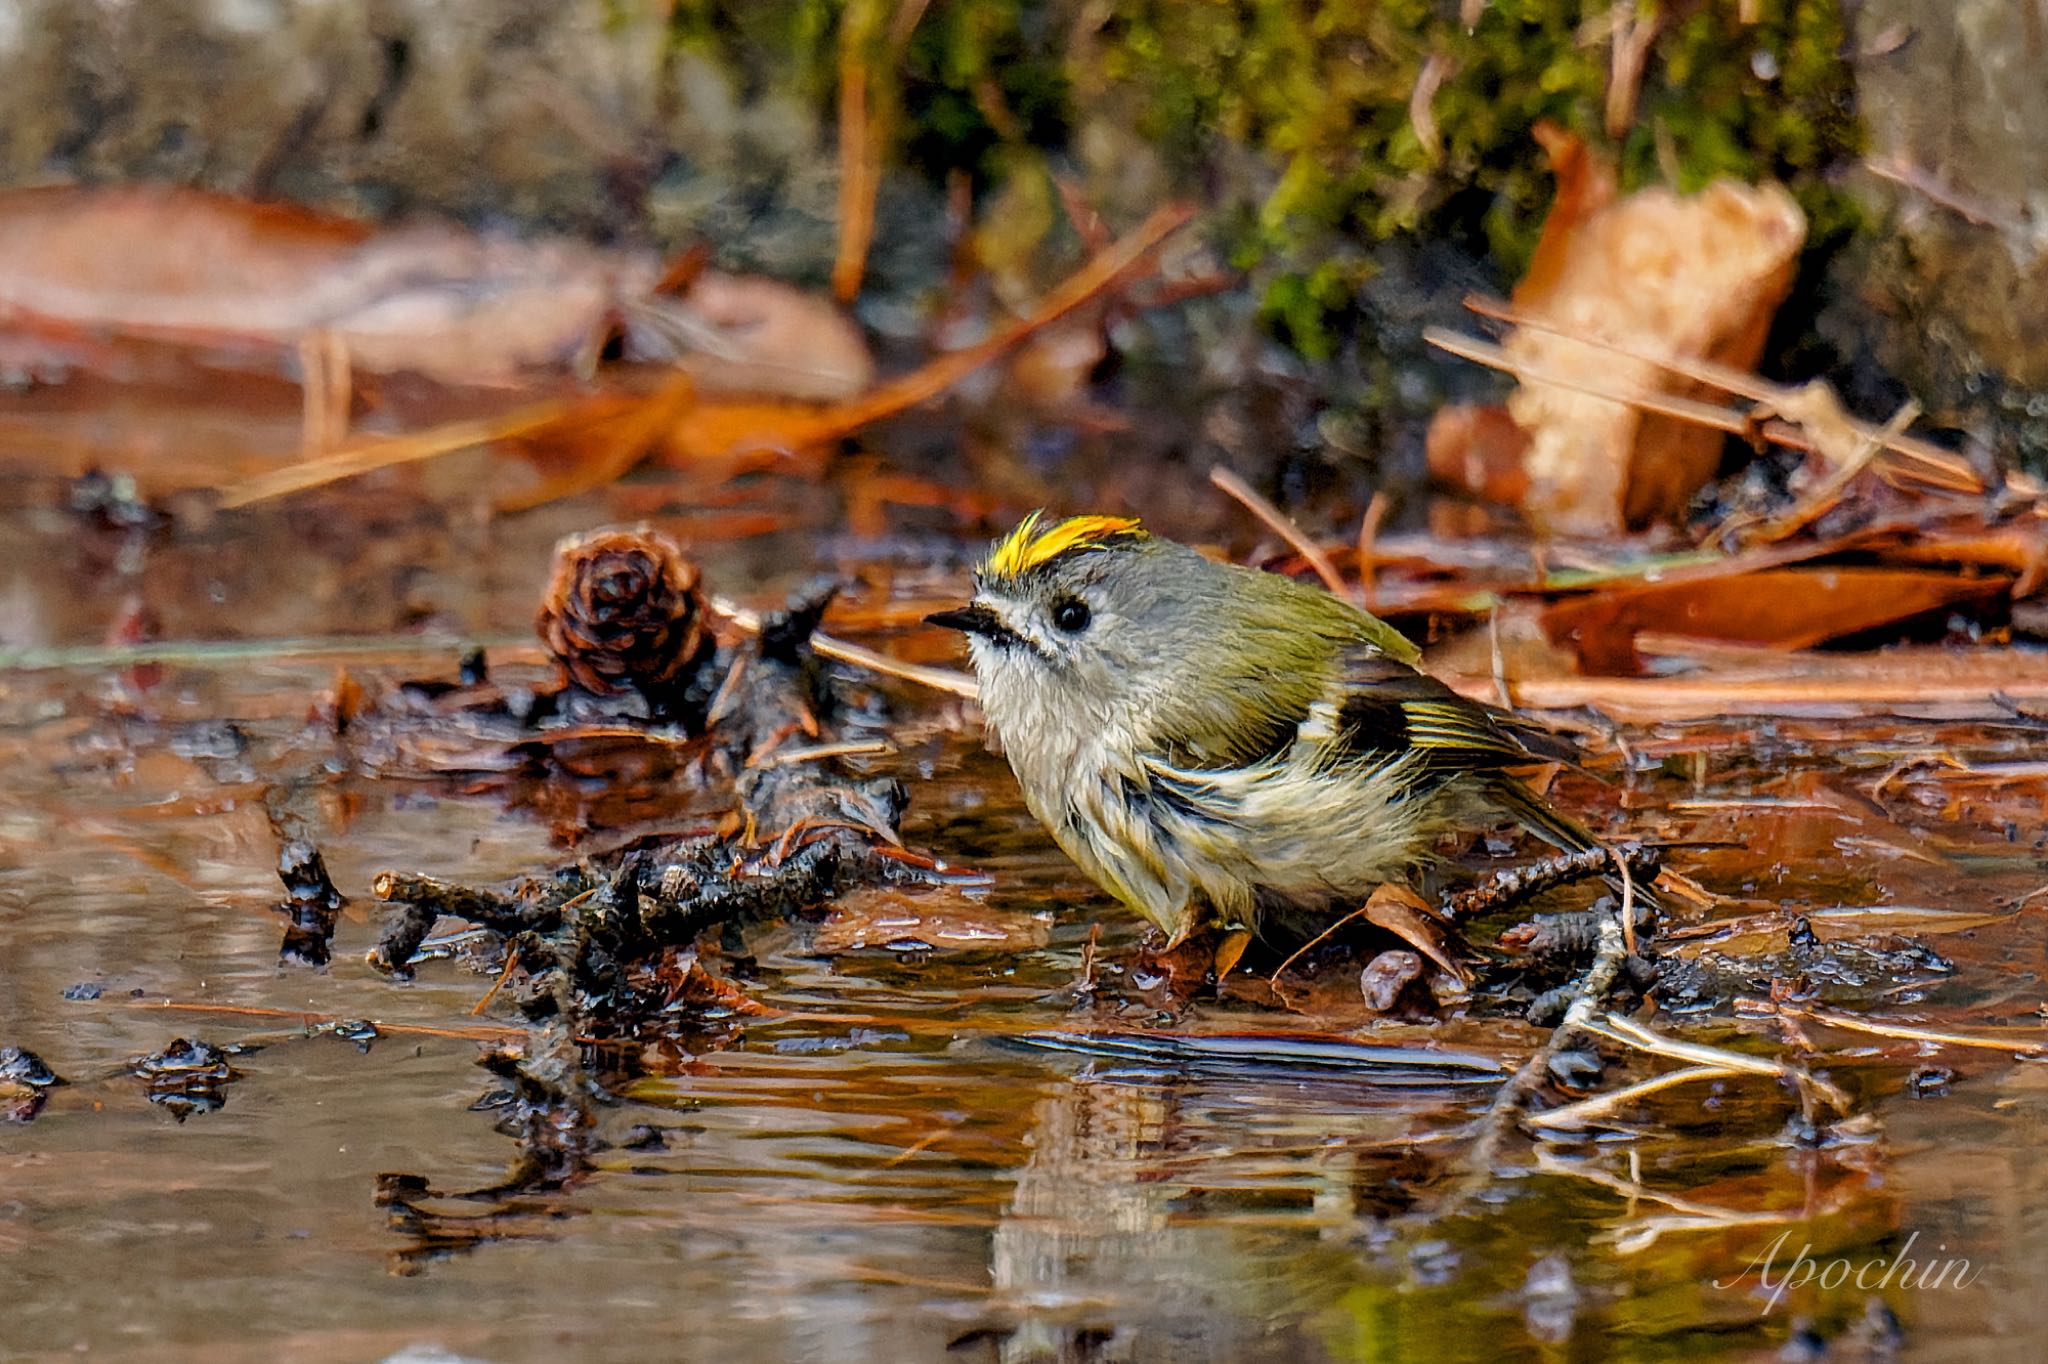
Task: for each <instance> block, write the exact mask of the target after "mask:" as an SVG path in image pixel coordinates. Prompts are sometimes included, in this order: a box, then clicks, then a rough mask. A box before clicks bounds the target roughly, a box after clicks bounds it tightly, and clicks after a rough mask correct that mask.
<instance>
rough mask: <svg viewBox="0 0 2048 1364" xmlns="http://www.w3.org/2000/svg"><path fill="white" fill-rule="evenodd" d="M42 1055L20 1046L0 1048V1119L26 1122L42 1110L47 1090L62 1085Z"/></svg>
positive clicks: (47, 1096) (1, 1120)
mask: <svg viewBox="0 0 2048 1364" xmlns="http://www.w3.org/2000/svg"><path fill="white" fill-rule="evenodd" d="M63 1083H64V1081H63V1080H62V1079H60V1078H59V1077H58V1075H57V1072H56V1071H54V1070H51V1069H50V1068H49V1066H47V1065H46V1064H44V1062H43V1058H42V1057H40V1056H38V1055H36V1054H35V1053H34V1052H32V1051H28V1050H25V1049H24V1048H21V1047H0V1122H27V1121H29V1120H30V1119H31V1118H33V1117H35V1115H36V1114H38V1113H40V1112H42V1111H43V1104H44V1103H45V1102H47V1101H48V1099H49V1096H50V1090H51V1089H53V1088H55V1087H56V1086H58V1085H61V1084H63Z"/></svg>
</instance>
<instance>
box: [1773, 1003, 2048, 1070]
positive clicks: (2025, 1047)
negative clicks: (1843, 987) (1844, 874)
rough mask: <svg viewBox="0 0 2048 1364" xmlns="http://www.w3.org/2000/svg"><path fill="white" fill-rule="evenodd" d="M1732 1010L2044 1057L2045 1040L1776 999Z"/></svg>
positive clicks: (2047, 1047) (1903, 1038) (2047, 1049)
mask: <svg viewBox="0 0 2048 1364" xmlns="http://www.w3.org/2000/svg"><path fill="white" fill-rule="evenodd" d="M1735 1008H1736V1011H1737V1012H1738V1013H1748V1014H1768V1015H1775V1016H1777V1017H1782V1018H1797V1019H1802V1020H1804V1021H1806V1022H1808V1023H1818V1024H1820V1025H1821V1026H1822V1027H1826V1028H1840V1029H1842V1030H1843V1031H1844V1032H1860V1033H1866V1034H1869V1035H1870V1036H1873V1037H1892V1038H1897V1039H1898V1040H1900V1041H1902V1042H1924V1043H1927V1044H1929V1045H1930V1046H1937V1047H1973V1048H1976V1049H1977V1050H1979V1051H2001V1052H2006V1053H2008V1054H2010V1055H2017V1056H2036V1057H2038V1056H2048V1040H2021V1039H2018V1038H2004V1037H1997V1036H1993V1035H1991V1034H1988V1033H1963V1032H1950V1031H1947V1030H1945V1029H1939V1028H1916V1027H1914V1026H1912V1025H1911V1024H1907V1023H1883V1022H1879V1021H1877V1020H1875V1019H1869V1018H1862V1017H1859V1016H1857V1015H1856V1014H1851V1013H1844V1012H1842V1011H1841V1010H1840V1009H1828V1008H1822V1007H1819V1006H1816V1005H1798V1004H1791V1003H1786V1002H1784V1001H1780V1000H1762V999H1738V1000H1736V1001H1735Z"/></svg>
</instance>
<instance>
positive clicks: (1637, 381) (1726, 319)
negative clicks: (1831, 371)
mask: <svg viewBox="0 0 2048 1364" xmlns="http://www.w3.org/2000/svg"><path fill="white" fill-rule="evenodd" d="M1542 135H1543V136H1544V137H1545V140H1546V145H1547V146H1548V148H1549V150H1550V153H1551V159H1552V163H1553V165H1554V166H1555V167H1556V170H1557V174H1558V181H1559V185H1558V206H1557V208H1555V209H1554V210H1553V213H1552V221H1551V222H1547V223H1546V224H1545V226H1544V235H1543V239H1542V241H1541V243H1539V246H1538V250H1537V254H1536V258H1535V260H1534V261H1532V263H1531V265H1530V269H1529V273H1528V275H1527V277H1526V278H1524V280H1523V281H1522V283H1521V285H1520V286H1518V287H1517V288H1516V290H1515V299H1514V301H1515V306H1516V308H1517V310H1518V311H1521V312H1524V313H1526V314H1529V315H1530V316H1533V317H1536V318H1540V319H1542V320H1543V321H1545V322H1547V323H1549V324H1551V325H1554V326H1556V327H1558V328H1561V329H1562V330H1563V331H1565V332H1568V333H1573V334H1576V335H1579V336H1588V337H1597V338H1600V339H1602V340H1606V341H1609V342H1613V343H1616V344H1619V345H1622V346H1626V347H1628V348H1629V349H1631V350H1634V351H1638V352H1640V353H1642V354H1644V355H1650V356H1661V357H1686V358H1701V359H1707V360H1711V361H1714V362H1717V363H1720V364H1725V365H1732V366H1736V367H1739V368H1747V367H1748V366H1750V365H1751V364H1753V363H1755V361H1756V358H1757V355H1758V354H1759V352H1760V351H1761V350H1762V348H1763V342H1764V335H1765V333H1766V332H1767V331H1768V330H1769V327H1770V322H1771V316H1772V314H1773V313H1774V312H1775V311H1776V310H1777V306H1778V304H1779V303H1780V302H1781V301H1782V300H1783V299H1784V296H1785V292H1786V290H1787V289H1789V288H1790V287H1791V283H1792V271H1793V265H1794V262H1795V260H1796V258H1797V256H1798V253H1799V249H1800V247H1801V245H1802V244H1803V243H1804V242H1805V239H1806V218H1805V215H1804V214H1803V213H1801V212H1800V210H1799V206H1798V205H1797V204H1796V203H1794V202H1793V200H1792V197H1791V195H1789V194H1787V193H1786V192H1785V190H1784V189H1783V188H1782V187H1780V186H1778V185H1763V186H1754V187H1753V186H1748V185H1740V184H1736V183H1734V182H1732V181H1726V180H1721V181H1716V182H1714V183H1713V184H1711V185H1709V186H1707V187H1706V188H1705V189H1704V190H1702V191H1701V192H1700V193H1698V194H1695V195H1690V196H1680V195H1678V194H1676V193H1674V192H1672V191H1671V190H1668V189H1663V188H1652V189H1645V190H1639V191H1637V192H1636V193H1634V194H1631V195H1629V196H1627V197H1626V198H1622V199H1619V200H1614V201H1612V202H1608V198H1607V196H1608V195H1610V194H1611V192H1612V190H1611V180H1612V174H1613V172H1612V170H1611V168H1609V167H1606V166H1605V165H1603V164H1601V163H1599V162H1598V161H1597V160H1596V159H1595V158H1593V157H1592V156H1591V155H1590V154H1589V153H1588V152H1587V151H1586V149H1585V147H1584V146H1583V144H1581V143H1579V142H1578V140H1577V139H1576V138H1573V137H1571V136H1570V135H1569V134H1563V133H1559V132H1557V131H1555V130H1545V131H1544V133H1543V134H1542ZM1589 206H1590V207H1589ZM1503 348H1504V349H1505V350H1506V351H1507V352H1508V354H1509V356H1510V358H1511V359H1513V360H1514V361H1515V363H1516V364H1517V366H1518V367H1523V368H1527V369H1530V370H1534V371H1537V372H1541V373H1546V374H1551V375H1555V376H1557V377H1559V378H1572V379H1582V380H1585V381H1586V382H1588V383H1596V384H1598V385H1599V386H1601V387H1603V388H1607V389H1610V390H1612V389H1614V388H1616V387H1620V388H1623V389H1639V390H1642V391H1645V392H1659V391H1661V392H1673V393H1680V394H1686V393H1688V392H1689V390H1688V388H1687V386H1686V385H1685V384H1684V383H1683V381H1681V380H1677V379H1675V378H1673V377H1672V376H1670V375H1669V374H1668V373H1667V372H1666V371H1665V370H1664V369H1662V368H1661V367H1660V366H1658V365H1657V364H1654V363H1652V362H1651V361H1650V360H1647V359H1643V360H1638V359H1631V358H1629V357H1627V356H1622V355H1618V354H1616V353H1615V352H1614V351H1612V350H1608V349H1604V348H1601V347H1596V346H1589V345H1586V344H1583V343H1581V342H1578V341H1574V340H1571V339H1569V338H1568V337H1566V336H1560V335H1556V334H1553V333H1551V332H1548V331H1543V330H1538V329H1536V328H1534V327H1529V328H1523V329H1521V330H1518V331H1516V332H1515V333H1513V334H1512V335H1511V336H1509V338H1508V339H1507V341H1506V342H1505V343H1504V347H1503ZM1508 411H1509V413H1510V414H1511V415H1512V416H1513V418H1514V420H1515V423H1516V424H1517V425H1518V426H1520V427H1521V428H1522V429H1523V430H1524V431H1526V432H1528V433H1529V437H1530V449H1529V453H1528V457H1527V459H1526V461H1525V462H1524V463H1525V468H1526V470H1527V473H1528V477H1529V492H1528V495H1527V497H1526V498H1525V499H1524V500H1523V504H1522V505H1523V509H1524V511H1525V512H1526V513H1527V514H1528V515H1529V516H1530V518H1531V520H1533V521H1534V522H1535V523H1536V524H1538V525H1539V526H1541V527H1543V528H1545V529H1547V530H1552V531H1562V532H1566V533H1571V534H1582V535H1607V534H1613V533H1615V532H1618V531H1621V530H1624V529H1627V528H1632V527H1640V526H1643V525H1646V524H1648V523H1649V522H1651V521H1654V520H1657V519H1660V518H1665V517H1671V516H1675V515H1676V514H1678V513H1679V512H1681V511H1682V510H1683V509H1684V507H1685V505H1686V503H1687V502H1688V500H1689V499H1690V498H1691V497H1692V495H1693V493H1694V492H1696V491H1698V489H1699V488H1700V487H1702V486H1703V485H1704V484H1705V483H1706V482H1707V480H1708V479H1710V478H1711V477H1712V476H1713V474H1714V472H1715V470H1716V468H1717V467H1718V465H1719V462H1720V454H1721V445H1722V441H1723V437H1722V435H1721V433H1719V432H1717V431H1712V430H1706V429H1702V428H1700V427H1698V426H1694V425H1691V424H1689V423H1683V422H1679V421H1677V420H1675V419H1673V418H1670V417H1664V416H1656V415H1651V414H1646V413H1643V412H1641V411H1639V410H1637V409H1636V408H1633V407H1630V406H1628V405H1626V404H1623V403H1618V402H1614V401H1611V400H1609V399H1606V398H1596V397H1592V396H1589V395H1587V394H1584V393H1577V392H1572V391H1570V390H1567V389H1564V388H1560V387H1558V386H1556V385H1553V384H1544V383H1541V382H1525V383H1524V384H1522V385H1521V387H1519V388H1518V389H1517V390H1516V391H1515V393H1514V395H1513V396H1512V397H1510V398H1509V400H1508Z"/></svg>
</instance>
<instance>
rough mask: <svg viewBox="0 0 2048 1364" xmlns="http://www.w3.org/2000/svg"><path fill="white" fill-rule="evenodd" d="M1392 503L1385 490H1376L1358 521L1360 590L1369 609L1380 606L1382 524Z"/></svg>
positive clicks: (1360, 594)
mask: <svg viewBox="0 0 2048 1364" xmlns="http://www.w3.org/2000/svg"><path fill="white" fill-rule="evenodd" d="M1390 505H1392V504H1391V503H1390V502H1389V501H1388V499H1387V494H1386V492H1385V490H1383V489H1376V490H1374V492H1373V495H1372V501H1371V502H1368V503H1367V504H1366V507H1365V516H1364V517H1363V518H1362V519H1360V521H1359V523H1358V591H1359V596H1360V599H1361V600H1363V601H1364V603H1365V609H1366V610H1368V611H1378V610H1379V606H1380V560H1379V541H1380V525H1381V523H1382V522H1384V521H1385V520H1386V519H1387V508H1388V507H1389V506H1390Z"/></svg>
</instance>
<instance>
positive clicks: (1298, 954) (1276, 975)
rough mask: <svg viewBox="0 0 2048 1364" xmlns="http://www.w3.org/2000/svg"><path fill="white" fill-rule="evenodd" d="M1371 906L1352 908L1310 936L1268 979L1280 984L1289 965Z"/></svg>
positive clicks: (1368, 904)
mask: <svg viewBox="0 0 2048 1364" xmlns="http://www.w3.org/2000/svg"><path fill="white" fill-rule="evenodd" d="M1371 908H1372V905H1371V904H1370V903H1367V904H1363V905H1360V906H1359V907H1358V908H1357V909H1354V910H1352V911H1351V912H1350V913H1349V914H1346V915H1345V916H1344V917H1343V918H1341V919H1339V920H1337V922H1336V923H1333V924H1331V925H1330V926H1329V927H1328V928H1326V929H1324V930H1323V931H1322V932H1320V933H1318V934H1316V935H1315V936H1314V937H1313V938H1310V939H1309V940H1308V941H1307V942H1305V943H1303V944H1302V945H1301V946H1299V947H1297V948H1295V949H1294V951H1293V953H1292V954H1291V955H1290V956H1289V957H1288V958H1287V960H1286V961H1283V962H1281V963H1280V964H1279V965H1278V966H1276V967H1274V968H1273V974H1272V975H1270V976H1268V977H1266V979H1267V980H1268V981H1269V982H1271V983H1272V984H1274V985H1278V984H1279V983H1280V976H1281V974H1282V973H1283V972H1285V971H1286V970H1287V968H1288V967H1290V966H1292V965H1294V963H1295V962H1297V961H1300V960H1301V958H1302V957H1303V956H1304V955H1305V954H1306V953H1307V952H1308V951H1309V949H1310V948H1313V947H1314V946H1316V944H1318V943H1320V942H1322V941H1323V940H1324V939H1325V938H1328V937H1329V936H1330V935H1331V934H1332V933H1335V932H1336V931H1337V930H1338V929H1340V928H1342V927H1343V926H1344V925H1346V924H1348V923H1350V922H1351V921H1352V920H1353V919H1356V918H1358V917H1359V916H1361V915H1362V914H1364V913H1365V912H1366V911H1367V910H1369V909H1371Z"/></svg>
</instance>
